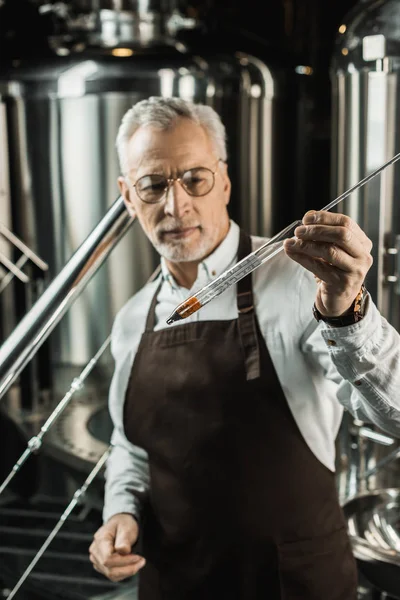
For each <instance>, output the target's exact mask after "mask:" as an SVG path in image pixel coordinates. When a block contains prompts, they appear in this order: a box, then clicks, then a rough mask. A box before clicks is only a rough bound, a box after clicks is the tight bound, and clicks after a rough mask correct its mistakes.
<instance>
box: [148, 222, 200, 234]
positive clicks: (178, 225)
mask: <svg viewBox="0 0 400 600" xmlns="http://www.w3.org/2000/svg"><path fill="white" fill-rule="evenodd" d="M192 227H200V225H199V224H198V223H183V222H175V223H167V224H165V223H163V224H160V225H158V226H157V227H156V229H155V230H156V234H158V235H160V234H163V233H171V231H180V230H182V229H191V228H192Z"/></svg>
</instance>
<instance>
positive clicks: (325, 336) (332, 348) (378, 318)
mask: <svg viewBox="0 0 400 600" xmlns="http://www.w3.org/2000/svg"><path fill="white" fill-rule="evenodd" d="M314 322H315V323H316V321H315V319H314ZM309 331H311V334H310V335H308V336H306V339H305V340H304V351H305V352H306V353H308V355H310V354H313V356H314V358H315V357H317V358H318V362H319V363H320V365H322V366H323V368H324V371H325V376H326V377H328V378H329V379H332V380H334V381H336V382H337V385H338V387H337V394H336V395H337V398H338V400H339V402H340V403H341V404H342V405H343V406H344V407H345V408H346V409H347V410H349V411H350V412H351V413H352V414H353V416H354V417H355V418H357V419H359V420H360V421H366V422H370V423H373V424H375V425H377V426H378V427H380V428H381V429H382V430H383V431H386V432H388V433H389V434H391V435H394V436H396V437H400V395H399V389H400V335H399V333H398V332H397V331H396V330H395V329H394V327H392V326H391V325H390V324H389V323H388V322H387V320H386V319H385V318H384V317H383V316H382V315H381V314H380V312H379V311H378V309H377V307H376V306H375V304H374V303H373V302H372V300H371V298H369V301H368V304H367V310H366V314H365V316H364V318H363V319H362V320H361V321H359V322H358V323H355V324H354V325H349V326H346V327H331V326H329V325H327V324H325V323H324V322H322V321H321V322H320V323H319V324H318V325H316V326H315V325H314V327H313V326H312V325H311V326H310V327H309ZM327 357H329V359H330V363H331V364H330V365H329V363H328V362H327Z"/></svg>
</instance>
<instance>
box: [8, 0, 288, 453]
mask: <svg viewBox="0 0 400 600" xmlns="http://www.w3.org/2000/svg"><path fill="white" fill-rule="evenodd" d="M32 2H33V3H34V4H35V5H36V6H37V8H38V10H39V12H40V13H41V14H42V16H43V18H45V17H46V18H49V15H52V16H53V18H54V23H55V26H54V31H53V35H51V36H50V37H49V39H48V41H49V52H47V54H44V55H43V56H41V57H39V58H38V57H30V56H24V55H22V56H21V57H19V58H18V59H14V60H13V61H12V62H11V64H10V66H9V67H8V68H6V67H5V66H4V65H3V67H2V68H1V69H0V102H1V114H2V115H4V119H3V122H4V123H5V126H4V127H3V131H4V136H3V140H4V141H3V143H4V147H7V148H8V169H9V173H8V174H7V182H8V187H7V189H8V190H9V192H8V194H7V199H8V203H9V206H10V207H11V213H12V219H11V221H12V223H11V224H12V228H13V230H14V232H15V233H16V234H17V235H18V236H19V237H20V238H21V239H23V240H24V241H25V242H26V243H27V244H28V245H29V246H30V247H31V248H32V249H33V250H35V251H36V252H37V253H38V254H39V255H40V256H41V257H42V258H43V259H44V260H45V261H46V262H47V263H48V264H49V267H50V275H51V277H54V275H56V274H57V273H58V272H59V271H60V270H61V269H62V268H63V266H64V264H65V263H66V261H67V260H68V258H69V257H70V256H71V254H72V253H73V252H74V251H75V250H76V248H77V247H78V246H79V245H80V244H81V243H82V242H83V241H84V240H85V239H86V237H87V236H88V234H89V233H90V231H91V230H92V229H93V227H94V226H95V225H96V224H97V223H98V222H99V221H100V219H101V217H102V216H103V215H104V214H105V212H106V210H107V208H108V207H109V206H110V205H111V203H112V202H113V201H114V199H115V197H116V196H117V193H118V190H117V185H116V180H117V177H118V175H119V168H118V164H117V154H116V150H115V137H116V133H117V129H118V126H119V123H120V120H121V117H122V115H123V114H124V113H125V111H126V110H127V109H128V108H130V107H131V106H132V105H133V104H134V103H136V102H138V101H139V100H142V99H144V98H147V97H149V96H179V97H182V98H187V99H189V100H192V101H194V102H202V103H206V104H209V105H211V106H213V107H214V108H215V109H216V110H217V111H218V112H219V113H220V115H221V117H222V119H223V121H224V123H225V124H226V127H227V133H228V150H229V172H230V176H231V179H232V182H233V191H232V199H231V214H232V216H233V218H235V219H236V220H238V221H239V222H240V224H241V225H243V226H244V227H246V228H247V229H248V230H249V231H251V232H252V233H254V234H260V235H270V234H272V233H273V232H274V231H276V230H278V229H279V228H280V227H279V225H280V223H279V219H281V218H282V210H278V209H279V207H280V206H282V205H283V199H282V198H281V187H280V186H281V182H282V171H283V169H282V165H283V164H284V162H285V161H284V160H283V158H282V155H281V149H282V148H283V147H284V145H283V144H282V139H280V138H282V137H283V135H282V132H281V128H282V131H283V125H284V121H285V108H284V102H285V98H284V91H283V86H282V83H281V82H282V78H281V76H280V74H279V73H277V72H274V70H273V69H272V68H269V67H268V66H267V65H266V64H265V63H263V62H262V61H260V60H258V59H257V58H254V57H252V56H249V55H246V54H243V53H236V54H220V55H215V54H212V53H211V52H207V44H206V40H205V43H204V46H203V47H202V48H201V52H199V49H198V48H197V49H196V51H194V50H190V49H188V48H187V47H185V46H184V45H183V44H182V43H179V42H178V41H177V32H178V31H180V30H182V28H185V29H190V28H193V27H194V26H195V25H196V22H195V21H194V20H193V19H190V18H187V17H185V16H184V15H182V14H180V13H179V12H178V11H177V10H176V7H175V2H173V0H169V1H162V0H159V1H156V0H152V1H147V2H146V1H143V0H138V1H135V0H76V1H75V2H69V3H67V2H53V1H48V2H46V1H45V0H32ZM278 142H279V143H278ZM157 262H158V259H157V257H156V255H155V253H154V251H153V250H152V248H151V246H150V244H149V242H148V241H147V239H146V238H145V236H144V234H143V233H142V232H141V230H140V227H139V226H134V228H133V230H132V232H130V233H129V234H128V235H127V236H126V238H125V239H124V240H123V241H122V242H121V243H120V244H119V246H118V248H117V249H116V250H115V251H113V254H112V255H111V257H110V258H109V259H108V261H107V264H106V265H104V266H103V267H102V268H101V270H100V271H99V273H97V274H96V277H95V278H94V279H93V281H91V282H90V284H89V286H88V287H87V289H86V290H85V291H84V293H83V294H82V296H81V297H80V298H79V299H78V300H77V302H76V303H75V304H74V306H73V307H72V308H71V309H70V310H69V312H68V313H67V315H66V316H65V317H64V318H63V320H62V322H61V323H60V324H59V325H58V326H57V329H56V330H55V331H54V333H53V334H52V337H51V344H52V358H51V364H50V365H49V369H50V370H51V371H52V373H53V375H54V376H53V377H52V380H53V382H54V387H55V392H56V395H57V394H58V396H60V395H61V394H63V393H65V390H66V389H68V387H69V384H70V382H71V380H72V378H73V377H75V376H76V375H77V374H78V373H79V371H80V369H81V368H82V366H84V365H85V364H86V363H87V362H88V361H89V360H90V359H91V358H92V356H93V355H94V354H95V353H96V351H97V349H98V348H99V347H100V345H101V343H102V342H103V340H104V339H105V338H106V337H107V335H108V334H109V332H110V329H111V325H112V321H113V319H114V317H115V314H116V312H117V310H118V309H119V308H120V307H121V306H122V304H123V303H124V302H125V301H126V300H127V299H128V298H129V297H130V296H131V295H132V294H133V293H134V292H135V291H137V290H138V289H139V288H140V287H141V286H142V285H143V283H144V282H145V281H146V279H147V278H148V277H149V276H150V274H151V272H152V270H153V269H154V267H155V265H156V264H157ZM112 367H113V362H112V359H111V357H110V355H109V354H105V355H104V357H103V358H102V361H101V364H99V368H98V369H97V370H96V373H95V374H94V377H93V378H92V380H91V382H90V381H88V386H89V389H88V391H87V393H86V398H88V397H93V398H95V400H96V402H95V404H96V407H95V409H96V411H97V410H98V408H99V406H98V402H99V399H102V398H103V399H104V398H105V397H106V393H107V387H108V383H109V377H110V373H111V370H112ZM83 401H85V400H84V399H83ZM79 402H80V403H81V402H82V400H80V401H79ZM95 409H93V411H95ZM66 418H67V417H66ZM70 422H75V421H74V418H72V420H70ZM73 428H74V427H73ZM68 436H69V434H68V435H67V437H68ZM100 437H101V435H100ZM74 440H75V441H74V442H71V440H69V441H68V439H67V440H65V439H63V435H62V434H57V435H56V436H55V439H54V443H57V442H59V443H60V444H61V445H64V447H66V446H68V443H69V444H70V446H71V445H72V446H74V445H76V444H75V442H76V436H75V437H74ZM86 449H87V448H86ZM75 450H76V452H78V453H79V452H81V451H82V452H81V454H82V453H83V454H84V453H85V452H86V450H85V448H80V449H76V448H75ZM89 455H90V451H88V452H86V455H85V456H86V457H87V456H89ZM94 458H96V457H93V456H90V457H89V460H92V459H93V460H94Z"/></svg>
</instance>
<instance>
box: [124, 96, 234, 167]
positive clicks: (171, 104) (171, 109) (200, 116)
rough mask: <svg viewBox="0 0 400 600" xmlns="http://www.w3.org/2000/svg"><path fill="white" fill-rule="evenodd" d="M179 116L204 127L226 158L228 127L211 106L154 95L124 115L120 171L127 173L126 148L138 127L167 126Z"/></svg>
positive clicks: (219, 151)
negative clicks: (226, 128) (226, 127)
mask: <svg viewBox="0 0 400 600" xmlns="http://www.w3.org/2000/svg"><path fill="white" fill-rule="evenodd" d="M178 117H186V118H187V119H190V120H191V121H193V122H194V123H196V124H197V125H200V126H202V127H203V128H204V129H205V130H206V132H207V133H208V135H209V137H210V139H211V141H212V143H213V144H214V146H215V149H216V152H217V155H218V158H221V159H222V160H223V161H226V159H227V150H226V130H225V127H224V125H223V123H222V121H221V119H220V117H219V115H218V114H217V113H216V112H215V110H214V109H213V108H211V106H205V105H204V104H194V103H193V102H189V101H188V100H183V99H182V98H163V97H157V96H152V97H150V98H148V100H141V101H140V102H138V103H137V104H134V105H133V106H132V108H130V109H129V110H128V111H127V112H126V113H125V115H124V116H123V118H122V121H121V125H120V127H119V130H118V135H117V139H116V147H117V152H118V158H119V165H120V169H121V173H122V174H123V175H126V173H127V165H126V158H127V152H126V147H127V144H128V142H129V140H130V139H131V137H132V136H133V134H134V133H135V131H136V130H137V129H139V127H142V126H145V125H151V126H153V127H157V128H160V129H168V127H171V125H173V124H174V122H175V121H176V119H177V118H178Z"/></svg>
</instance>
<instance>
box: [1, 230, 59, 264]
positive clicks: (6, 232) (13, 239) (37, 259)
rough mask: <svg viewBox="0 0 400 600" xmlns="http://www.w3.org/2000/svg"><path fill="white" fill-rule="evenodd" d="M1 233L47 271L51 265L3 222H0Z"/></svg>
mask: <svg viewBox="0 0 400 600" xmlns="http://www.w3.org/2000/svg"><path fill="white" fill-rule="evenodd" d="M0 235H2V236H3V237H5V238H6V240H8V241H9V242H10V243H11V244H13V245H14V246H15V247H16V248H18V250H21V252H22V253H23V254H25V256H27V257H28V258H29V260H31V261H32V262H33V263H35V265H36V266H37V267H39V269H41V271H47V270H48V268H49V265H48V264H47V263H45V262H44V260H42V259H41V258H40V257H39V256H38V255H37V254H35V252H33V250H31V249H30V248H29V247H28V246H27V245H26V244H24V242H23V241H22V240H20V239H19V238H18V237H17V236H16V235H15V234H14V233H12V231H10V230H9V229H8V228H7V227H6V226H5V225H4V224H3V223H1V222H0Z"/></svg>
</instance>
